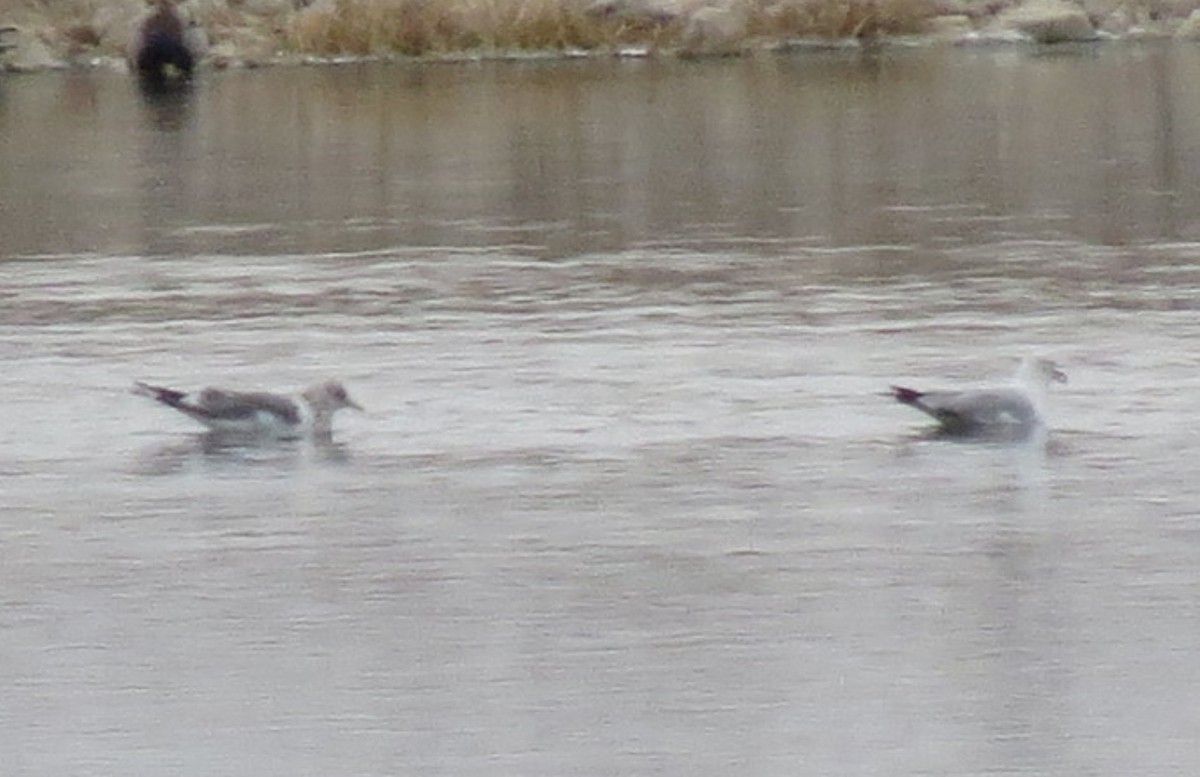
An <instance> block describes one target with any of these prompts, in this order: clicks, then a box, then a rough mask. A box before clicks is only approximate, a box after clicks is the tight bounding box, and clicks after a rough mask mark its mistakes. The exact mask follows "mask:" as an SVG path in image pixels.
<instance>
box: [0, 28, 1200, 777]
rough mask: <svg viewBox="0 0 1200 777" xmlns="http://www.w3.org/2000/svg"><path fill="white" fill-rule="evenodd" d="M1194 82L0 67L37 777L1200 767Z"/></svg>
mask: <svg viewBox="0 0 1200 777" xmlns="http://www.w3.org/2000/svg"><path fill="white" fill-rule="evenodd" d="M1198 66H1200V52H1197V51H1196V50H1194V49H1193V48H1190V47H1183V46H1180V47H1171V46H1132V45H1131V46H1103V47H1089V48H1081V49H1055V50H1053V51H1052V52H1050V53H1042V52H1040V51H1039V50H1036V49H989V50H980V51H969V50H950V51H926V50H913V51H909V50H897V51H885V52H880V53H876V54H866V55H863V54H859V53H855V52H829V53H821V54H811V55H805V56H786V57H763V58H759V59H754V60H748V61H717V62H692V63H670V62H640V61H629V62H557V63H524V64H519V63H507V64H488V65H460V66H445V65H437V66H428V67H390V68H389V67H346V68H330V69H290V70H263V71H248V72H224V73H206V74H204V76H203V77H202V78H201V79H200V80H199V82H198V84H197V85H196V87H195V89H194V90H193V91H192V92H191V93H190V94H187V95H183V96H178V95H176V96H173V97H171V96H168V97H167V98H159V99H144V98H143V97H142V96H141V95H139V94H138V92H137V91H136V89H134V88H133V85H132V84H131V83H130V82H129V80H128V79H126V78H123V77H120V76H117V75H104V74H41V75H36V76H27V77H9V78H7V79H5V80H4V81H3V82H0V144H2V145H0V154H2V162H3V170H4V173H3V175H2V176H0V225H2V232H0V234H2V241H3V245H2V247H0V251H2V252H3V256H4V261H3V264H2V265H0V266H2V268H3V284H2V286H0V354H3V357H4V364H5V367H6V374H5V377H4V380H3V381H0V400H2V401H3V403H4V404H5V406H6V408H7V411H6V413H5V421H4V423H3V424H2V425H0V450H2V451H3V456H2V458H0V498H2V500H3V501H2V504H3V507H4V509H3V511H2V512H0V539H2V541H0V560H2V563H3V569H4V580H5V582H4V585H3V586H2V587H0V656H2V657H3V660H0V684H2V685H3V687H4V688H5V689H6V691H5V693H4V696H3V701H0V752H3V753H4V754H5V755H4V763H5V769H4V770H5V773H6V774H12V775H25V774H28V775H41V774H51V773H53V774H71V775H92V774H94V775H111V774H126V775H140V774H145V775H161V774H180V775H186V774H195V775H226V774H227V775H243V774H247V773H254V774H288V775H322V776H327V775H394V774H409V773H411V774H431V775H439V774H440V775H455V776H456V777H457V776H460V775H489V776H491V775H501V774H504V775H508V774H511V775H563V774H576V775H615V774H622V775H624V774H651V773H654V774H679V775H705V774H712V775H728V774H742V775H794V774H846V775H862V774H888V775H895V774H962V775H966V774H997V773H1004V774H1030V775H1040V774H1048V773H1050V774H1091V775H1122V776H1123V775H1128V774H1133V773H1136V774H1142V775H1170V774H1193V773H1195V772H1196V771H1197V769H1198V768H1200V747H1197V745H1196V743H1195V731H1196V730H1197V724H1198V723H1200V713H1198V712H1197V707H1196V705H1195V700H1194V694H1193V692H1192V689H1194V688H1195V687H1196V683H1197V681H1200V669H1197V664H1196V662H1195V660H1194V656H1195V655H1196V652H1197V650H1198V649H1200V628H1198V627H1200V605H1198V604H1197V602H1200V530H1198V529H1197V528H1196V525H1195V516H1196V514H1197V511H1198V508H1200V484H1198V483H1197V480H1196V478H1195V476H1194V471H1193V470H1194V466H1193V462H1194V461H1195V460H1196V458H1197V456H1198V455H1200V443H1198V441H1197V437H1196V435H1195V434H1194V432H1193V429H1192V427H1194V425H1195V421H1196V417H1197V414H1196V410H1195V402H1194V397H1195V396H1196V392H1197V388H1198V387H1200V377H1197V373H1196V369H1195V367H1196V358H1195V356H1194V355H1193V354H1194V342H1195V340H1196V336H1197V334H1200V323H1198V322H1200V319H1198V318H1197V316H1196V307H1197V305H1196V302H1195V299H1194V297H1195V294H1194V290H1195V289H1196V288H1197V285H1198V284H1200V221H1198V220H1197V216H1196V214H1197V213H1198V212H1200V210H1198V205H1200V190H1198V188H1197V186H1196V184H1195V180H1196V175H1195V172H1196V170H1197V166H1198V163H1200V118H1197V117H1200V104H1198V103H1200V94H1198V93H1197V92H1196V90H1195V89H1194V88H1193V84H1194V82H1195V75H1196V72H1197V68H1198ZM1029 352H1041V353H1047V354H1050V355H1053V356H1054V357H1056V358H1057V359H1058V360H1059V361H1060V362H1062V363H1063V365H1064V366H1065V367H1066V368H1067V370H1068V372H1069V373H1070V374H1071V383H1070V384H1069V385H1068V386H1066V387H1062V389H1061V390H1059V391H1058V392H1057V396H1056V398H1055V399H1056V402H1055V407H1054V414H1053V416H1052V431H1051V435H1050V437H1049V439H1048V440H1047V442H1046V444H1045V445H1044V446H1043V445H1016V446H1013V445H987V444H956V443H951V442H946V441H934V440H929V439H927V438H925V437H924V436H923V435H922V429H923V428H924V425H923V422H922V420H921V419H920V418H919V417H917V415H916V414H915V413H913V412H912V411H911V410H910V409H908V408H904V407H901V406H898V405H896V404H894V403H891V402H890V401H888V400H887V399H886V398H885V397H884V396H883V392H884V391H885V390H886V387H887V386H888V384H890V383H892V382H909V383H915V384H917V385H933V384H937V385H959V384H968V383H972V382H975V381H983V380H987V379H993V378H996V377H997V376H1003V375H1005V374H1007V372H1008V371H1009V370H1011V368H1012V367H1013V365H1014V363H1015V361H1014V360H1015V358H1016V357H1018V356H1020V355H1022V354H1025V353H1029ZM329 375H338V376H340V377H341V378H343V379H344V380H345V381H346V383H347V384H348V386H349V387H350V389H351V392H352V393H353V394H354V396H355V397H356V398H357V399H358V400H359V401H360V402H361V403H362V404H364V405H365V406H366V407H367V408H368V413H367V414H365V415H361V416H359V415H354V414H345V415H342V416H339V418H338V424H337V434H336V437H335V441H334V442H333V443H332V444H327V445H314V444H285V445H278V446H259V447H256V446H240V447H239V446H232V447H231V446H224V445H218V444H215V443H213V442H212V441H210V440H207V439H205V438H204V437H203V436H201V435H199V434H198V433H197V431H196V430H195V429H194V428H193V427H192V426H191V425H189V422H188V421H187V420H186V419H183V418H176V417H173V416H172V415H171V414H170V413H169V412H168V411H166V410H165V409H162V408H159V407H155V406H153V405H152V404H151V403H148V402H146V401H145V400H144V399H141V398H138V397H133V396H131V395H129V394H128V387H129V385H130V382H131V381H132V380H133V379H144V380H152V381H157V382H162V383H165V384H167V385H179V386H180V387H183V388H194V387H197V386H200V385H204V384H206V383H208V382H216V383H221V384H226V385H231V386H247V387H259V388H278V389H291V388H295V387H299V386H303V385H305V384H306V383H308V382H311V381H313V380H317V379H322V378H324V377H326V376H329Z"/></svg>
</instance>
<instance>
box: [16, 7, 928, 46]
mask: <svg viewBox="0 0 1200 777" xmlns="http://www.w3.org/2000/svg"><path fill="white" fill-rule="evenodd" d="M933 3H934V0H606V1H604V2H601V1H600V0H313V2H312V3H311V5H309V6H308V7H307V8H303V9H301V10H298V11H295V12H292V11H291V10H290V8H291V6H290V4H287V3H284V4H281V5H280V6H279V7H280V9H281V10H280V11H279V12H278V13H276V14H272V15H268V16H263V15H261V14H260V13H256V12H253V11H250V10H249V6H245V5H244V3H243V2H241V0H205V2H203V3H189V2H187V1H186V0H183V3H182V5H183V7H184V8H185V9H187V10H190V11H191V12H192V13H193V15H194V16H195V18H196V19H197V20H198V21H199V22H200V23H201V25H202V26H203V27H204V28H205V29H206V30H207V31H208V33H209V36H210V38H211V39H212V40H213V42H214V43H216V42H219V41H222V40H232V41H238V40H242V39H243V38H245V36H246V35H247V34H249V33H250V32H253V33H254V35H256V36H257V38H256V40H258V39H261V41H262V42H263V43H264V45H265V47H266V48H267V49H268V50H274V51H278V50H292V51H295V52H298V53H306V54H316V55H323V56H338V55H352V56H366V55H376V54H397V53H398V54H404V55H410V56H421V55H428V54H455V53H466V52H483V53H496V52H514V51H563V50H574V49H579V50H586V51H596V50H600V51H603V50H608V49H615V48H617V47H621V46H631V47H644V48H647V49H650V50H652V51H653V50H677V49H679V47H680V46H681V44H682V43H683V42H684V38H685V36H686V35H687V34H688V33H687V30H688V18H689V16H688V15H689V13H692V12H694V11H696V10H697V9H701V8H704V7H705V6H713V7H722V6H723V7H733V8H735V9H736V10H735V15H736V16H737V18H738V19H739V20H740V21H739V22H738V24H740V25H741V29H742V32H741V33H735V41H734V42H735V43H736V38H737V36H738V35H742V36H744V39H745V40H744V43H746V44H757V43H766V44H769V43H772V42H781V41H785V40H787V39H790V38H799V37H825V38H847V37H859V38H872V37H876V36H887V35H896V34H905V33H912V32H918V31H920V29H921V26H922V24H923V23H924V21H925V20H926V19H927V18H929V16H931V15H932V7H933ZM0 5H2V6H4V11H3V16H4V18H3V19H0V22H3V23H14V24H28V25H33V26H34V27H36V28H37V29H40V30H44V31H45V32H43V33H42V34H43V37H45V38H46V39H47V40H56V41H59V42H61V46H62V47H63V48H65V49H67V50H78V49H91V50H112V51H119V50H122V45H123V44H122V42H121V34H122V33H123V34H125V35H127V34H128V32H127V29H128V28H129V25H130V23H131V20H132V19H133V18H136V15H137V12H138V11H140V10H141V9H143V8H144V0H0ZM734 29H735V30H736V29H739V28H738V27H737V26H736V25H735V27H734ZM51 31H52V32H51ZM239 45H240V44H239ZM273 47H274V48H273ZM735 48H737V47H736V46H735ZM234 50H235V51H237V50H240V49H238V48H235V49H234Z"/></svg>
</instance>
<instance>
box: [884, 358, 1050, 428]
mask: <svg viewBox="0 0 1200 777" xmlns="http://www.w3.org/2000/svg"><path fill="white" fill-rule="evenodd" d="M1051 382H1057V383H1066V382H1067V375H1066V373H1065V372H1063V371H1062V370H1060V369H1059V368H1058V365H1057V364H1055V363H1054V362H1053V361H1051V360H1049V359H1041V358H1025V359H1023V360H1022V361H1021V366H1020V367H1019V368H1018V369H1017V374H1016V376H1015V378H1014V379H1013V382H1012V385H1009V386H1001V387H997V388H981V389H969V390H966V391H917V390H916V389H911V388H905V387H903V386H892V396H893V397H895V398H896V400H897V401H899V402H902V403H903V404H906V405H910V406H911V407H915V408H916V409H917V410H920V411H921V412H922V413H925V414H926V415H929V416H931V417H933V418H935V419H936V420H937V421H938V424H939V427H938V431H939V432H941V433H942V434H947V435H953V436H959V437H998V438H1020V437H1025V436H1028V435H1029V434H1030V433H1031V432H1032V431H1034V430H1035V429H1038V428H1041V427H1043V426H1044V424H1045V420H1044V417H1043V415H1044V412H1045V411H1044V406H1045V396H1046V389H1048V388H1049V386H1050V383H1051Z"/></svg>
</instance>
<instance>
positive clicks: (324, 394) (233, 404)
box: [133, 380, 362, 439]
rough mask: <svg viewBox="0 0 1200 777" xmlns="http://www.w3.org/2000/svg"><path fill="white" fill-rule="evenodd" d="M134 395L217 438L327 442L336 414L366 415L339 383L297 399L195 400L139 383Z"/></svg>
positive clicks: (236, 396) (215, 392)
mask: <svg viewBox="0 0 1200 777" xmlns="http://www.w3.org/2000/svg"><path fill="white" fill-rule="evenodd" d="M133 393H135V394H138V395H140V396H144V397H149V398H150V399H153V400H154V401H156V402H159V403H161V404H163V405H166V406H167V407H172V408H174V409H176V410H178V411H179V412H181V413H183V414H184V415H186V416H188V417H190V418H193V419H195V420H196V421H199V422H200V423H202V424H204V425H205V426H207V427H208V428H209V429H211V430H212V431H214V432H219V433H224V434H237V435H253V436H259V437H275V438H280V439H293V438H298V437H304V436H306V435H311V436H313V437H328V436H329V435H330V434H331V431H332V423H333V414H334V413H336V412H337V411H338V410H341V409H342V408H353V409H355V410H360V411H361V410H362V408H361V407H360V406H359V405H358V403H356V402H355V401H354V400H352V399H351V398H350V396H349V394H347V393H346V389H345V387H344V386H342V384H341V383H339V382H337V381H336V380H330V381H325V382H324V383H317V384H315V385H313V386H310V387H308V388H307V389H305V390H304V391H303V392H301V393H300V394H299V395H296V396H286V395H283V394H269V393H266V392H263V391H227V390H225V389H218V388H206V389H204V390H203V391H201V392H199V393H198V394H197V395H196V396H195V399H190V398H189V397H191V396H192V395H191V394H188V393H187V392H184V391H176V390H175V389H169V388H163V387H161V386H151V385H149V384H147V383H142V382H140V381H138V382H136V383H134V388H133Z"/></svg>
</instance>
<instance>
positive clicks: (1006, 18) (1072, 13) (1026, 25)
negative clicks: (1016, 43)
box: [995, 0, 1096, 43]
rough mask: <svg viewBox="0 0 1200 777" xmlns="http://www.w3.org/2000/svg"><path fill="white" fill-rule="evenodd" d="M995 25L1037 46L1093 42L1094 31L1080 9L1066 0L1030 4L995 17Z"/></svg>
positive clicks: (1032, 2)
mask: <svg viewBox="0 0 1200 777" xmlns="http://www.w3.org/2000/svg"><path fill="white" fill-rule="evenodd" d="M995 23H996V25H998V26H999V27H1001V28H1008V29H1012V30H1016V31H1018V32H1021V33H1023V34H1025V35H1028V36H1029V37H1030V38H1032V39H1033V40H1034V41H1035V42H1037V43H1066V42H1070V41H1087V40H1095V39H1096V29H1095V27H1093V26H1092V22H1091V20H1090V19H1088V15H1087V14H1086V13H1085V12H1084V10H1083V8H1081V7H1080V6H1078V5H1076V4H1074V3H1070V2H1066V0H1030V2H1026V3H1024V4H1022V5H1019V6H1016V7H1014V8H1010V9H1008V10H1006V11H1004V12H1003V13H1001V14H1000V15H999V16H997V17H996V22H995Z"/></svg>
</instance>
